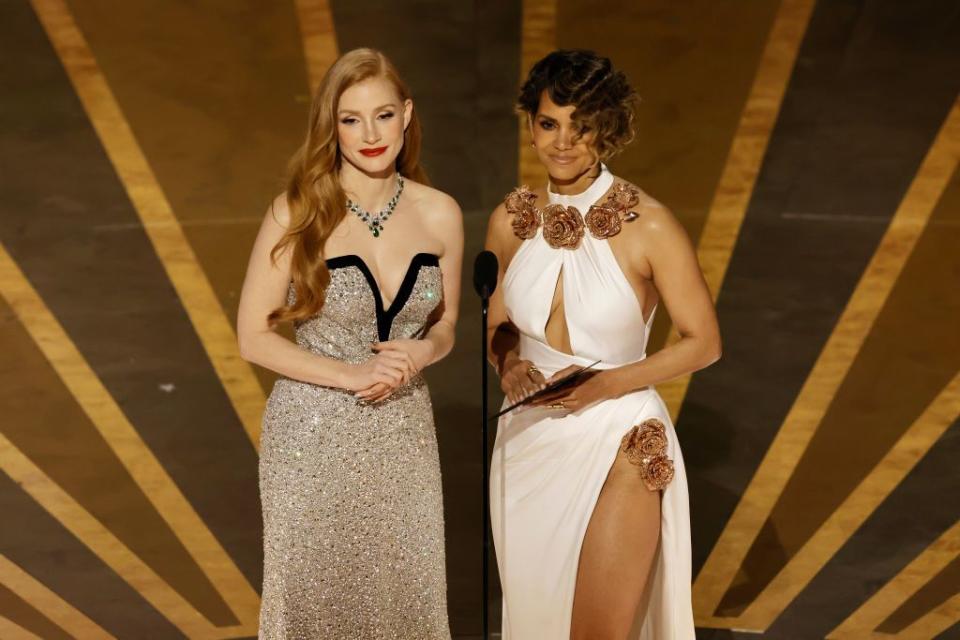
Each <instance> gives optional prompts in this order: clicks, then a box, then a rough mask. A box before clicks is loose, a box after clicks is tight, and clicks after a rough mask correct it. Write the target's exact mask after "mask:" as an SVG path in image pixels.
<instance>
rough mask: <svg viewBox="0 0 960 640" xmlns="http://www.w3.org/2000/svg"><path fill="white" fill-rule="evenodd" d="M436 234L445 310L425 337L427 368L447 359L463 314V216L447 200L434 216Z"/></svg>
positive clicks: (450, 201)
mask: <svg viewBox="0 0 960 640" xmlns="http://www.w3.org/2000/svg"><path fill="white" fill-rule="evenodd" d="M434 218H435V221H434V223H433V226H434V229H436V233H437V235H438V236H439V237H440V239H441V240H442V241H443V255H442V256H441V257H440V271H441V272H442V273H443V308H442V313H441V315H440V317H439V318H438V319H437V321H436V322H435V323H434V324H433V325H432V326H431V327H430V329H429V330H428V331H427V333H426V335H425V336H424V340H426V341H427V342H428V343H429V344H430V346H431V353H430V358H429V360H428V361H427V362H426V363H425V364H424V365H423V366H428V365H431V364H433V363H434V362H437V361H439V360H442V359H443V358H445V357H446V356H447V355H448V354H449V353H450V351H451V350H452V349H453V342H454V332H455V329H456V326H457V318H458V316H459V312H460V274H461V272H462V270H463V214H462V213H461V212H460V207H459V206H458V205H457V203H456V202H455V201H454V200H453V199H452V198H448V202H447V203H446V206H444V207H441V208H440V209H439V210H437V211H436V212H435V214H434Z"/></svg>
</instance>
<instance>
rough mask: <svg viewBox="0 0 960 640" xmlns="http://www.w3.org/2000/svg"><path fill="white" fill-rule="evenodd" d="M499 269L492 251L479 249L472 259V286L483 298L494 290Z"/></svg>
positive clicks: (486, 297)
mask: <svg viewBox="0 0 960 640" xmlns="http://www.w3.org/2000/svg"><path fill="white" fill-rule="evenodd" d="M499 269H500V265H499V264H498V263H497V256H496V255H495V254H494V253H493V252H492V251H481V252H480V253H478V254H477V257H476V259H475V260H474V261H473V288H474V289H476V291H477V295H478V296H480V297H481V298H482V299H483V300H487V299H488V298H489V297H490V296H491V295H493V292H494V291H496V289H497V272H498V271H499Z"/></svg>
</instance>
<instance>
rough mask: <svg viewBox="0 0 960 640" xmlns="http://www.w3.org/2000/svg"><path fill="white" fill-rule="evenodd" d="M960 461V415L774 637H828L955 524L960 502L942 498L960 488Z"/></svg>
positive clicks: (811, 587)
mask: <svg viewBox="0 0 960 640" xmlns="http://www.w3.org/2000/svg"><path fill="white" fill-rule="evenodd" d="M957 460H960V421H957V422H955V423H954V424H953V426H951V427H950V429H948V430H947V432H946V433H944V434H943V435H942V436H941V437H940V439H939V440H938V441H937V443H936V444H935V445H934V447H933V448H932V449H931V450H930V451H929V452H928V453H927V455H926V456H924V457H923V458H922V459H921V460H920V462H919V463H917V466H916V467H914V469H913V471H911V472H910V474H909V475H908V476H907V477H906V478H905V479H904V480H903V482H901V483H900V485H899V486H898V487H897V488H896V489H895V490H894V491H893V493H891V494H890V496H889V497H888V498H887V499H886V500H885V501H884V503H883V504H882V505H881V506H880V507H879V508H878V509H877V510H876V511H875V512H874V513H873V515H871V516H870V517H869V518H868V519H867V521H866V522H865V523H864V524H863V526H861V527H860V528H859V529H858V530H857V532H856V533H855V534H854V535H853V536H852V537H851V538H850V539H849V540H848V541H847V543H846V544H845V545H844V547H843V548H842V549H841V550H840V551H839V552H838V553H837V554H836V555H835V556H834V557H833V558H832V559H831V560H830V562H828V563H827V565H826V566H825V567H824V568H823V569H822V570H821V571H820V573H818V574H817V576H816V577H815V578H814V579H813V580H812V581H811V582H810V584H809V585H808V587H807V588H806V589H805V590H804V591H803V592H802V593H801V594H800V595H799V596H798V597H797V599H796V600H795V601H794V602H793V603H792V604H791V605H790V606H789V607H788V608H787V609H786V611H784V613H783V614H782V615H781V616H780V617H779V618H778V619H777V621H776V622H775V623H774V624H773V626H772V627H770V629H769V634H770V636H771V637H774V638H779V637H798V638H825V637H826V636H827V634H828V633H830V631H831V630H833V629H835V628H836V627H837V626H838V625H839V624H840V623H841V622H843V621H844V620H845V619H846V618H847V617H848V616H850V614H852V613H853V612H854V611H856V610H857V609H858V608H859V607H860V605H862V604H863V603H864V602H866V601H867V600H868V599H869V598H870V597H871V596H873V595H874V593H876V592H877V591H878V590H879V589H880V588H881V587H883V585H885V584H886V583H887V582H889V581H890V580H891V579H893V578H894V577H895V576H896V575H897V574H898V573H899V572H900V571H901V570H902V569H903V568H904V567H905V566H907V565H908V564H909V563H910V562H911V561H912V560H913V559H914V558H916V557H917V556H919V555H920V554H921V553H922V552H923V550H924V549H926V548H927V547H928V546H929V545H930V544H931V543H932V542H934V541H935V540H936V539H937V538H938V537H939V536H940V534H941V533H943V532H944V531H946V530H947V529H948V528H950V526H951V525H953V524H954V522H956V518H957V514H956V505H955V504H954V502H953V501H951V500H947V499H942V498H943V497H944V496H956V495H960V474H957V473H956V462H957ZM957 584H958V583H956V582H955V583H954V584H953V586H954V588H955V587H956V585H957ZM942 595H943V592H942V591H940V596H941V597H942ZM920 613H921V614H922V613H926V610H924V611H921V612H920Z"/></svg>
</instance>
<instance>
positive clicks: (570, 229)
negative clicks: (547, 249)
mask: <svg viewBox="0 0 960 640" xmlns="http://www.w3.org/2000/svg"><path fill="white" fill-rule="evenodd" d="M543 239H544V240H546V241H547V244H549V245H550V246H551V247H553V248H554V249H576V248H577V247H578V246H579V245H580V241H581V240H582V239H583V216H582V215H580V212H579V211H578V210H577V208H576V207H565V206H563V205H562V204H551V205H547V207H546V208H545V209H544V210H543Z"/></svg>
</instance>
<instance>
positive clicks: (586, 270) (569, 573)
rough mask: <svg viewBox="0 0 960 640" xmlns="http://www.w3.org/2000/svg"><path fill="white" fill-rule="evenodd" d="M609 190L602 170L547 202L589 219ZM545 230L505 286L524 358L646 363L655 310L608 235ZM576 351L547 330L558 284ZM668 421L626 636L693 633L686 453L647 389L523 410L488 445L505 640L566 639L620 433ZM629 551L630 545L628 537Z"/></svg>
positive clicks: (528, 244)
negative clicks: (657, 513)
mask: <svg viewBox="0 0 960 640" xmlns="http://www.w3.org/2000/svg"><path fill="white" fill-rule="evenodd" d="M612 183H613V176H612V175H611V174H610V173H609V171H607V170H606V168H604V170H603V173H602V174H601V175H600V176H599V177H598V178H597V179H596V180H595V181H594V183H593V184H592V185H591V186H590V188H589V189H587V190H586V191H585V192H583V193H581V194H577V195H575V196H561V195H558V194H555V193H552V192H549V199H550V203H551V204H553V203H559V204H563V205H564V206H575V207H577V209H579V211H580V212H581V213H586V212H587V210H588V209H589V207H590V205H591V204H593V203H594V202H596V201H597V200H599V199H600V198H601V197H602V196H603V195H604V194H605V193H606V191H607V190H608V189H609V187H610V186H611V185H612ZM541 231H542V229H541V230H538V231H537V234H536V236H534V237H533V238H531V239H529V240H526V241H525V242H524V243H523V244H522V245H521V246H520V249H519V250H518V251H517V253H516V255H515V256H514V258H513V260H512V261H511V263H510V265H509V267H508V268H507V271H506V274H505V275H504V279H503V284H502V286H503V295H504V301H505V304H506V309H507V313H508V315H509V317H510V319H511V321H512V322H513V323H514V324H515V325H516V326H517V328H518V329H519V330H520V344H519V350H520V357H521V358H524V359H526V360H530V361H531V362H533V363H534V364H536V366H537V367H538V368H539V369H540V370H541V371H542V372H543V374H544V375H545V376H547V377H549V376H550V375H551V374H553V373H554V372H556V371H558V370H560V369H562V368H564V367H566V366H569V365H571V364H577V365H586V364H590V363H591V362H593V361H594V360H598V359H599V360H601V363H600V364H599V365H597V368H612V367H617V366H622V365H625V364H628V363H631V362H636V361H637V360H641V359H643V358H644V357H645V356H646V345H647V338H648V336H649V331H650V325H651V323H652V321H653V314H652V313H651V317H650V318H649V319H648V321H647V322H644V321H643V314H642V309H641V308H640V303H639V301H638V300H637V297H636V294H635V293H634V291H633V289H632V287H631V286H630V283H629V282H628V281H627V278H626V276H625V275H624V273H623V272H622V270H621V269H620V266H619V265H618V263H617V261H616V258H615V257H614V255H613V252H612V250H611V248H610V246H609V244H608V243H607V241H605V240H597V239H595V238H593V237H592V236H591V235H590V234H589V233H585V234H584V237H583V240H582V241H581V243H580V246H579V247H577V248H576V249H573V250H570V249H554V248H552V247H550V246H549V245H548V244H547V242H546V241H545V240H544V239H543V236H542V233H541ZM561 269H562V271H563V301H564V308H565V314H566V323H567V328H568V331H569V336H570V345H571V348H572V349H571V350H572V351H573V353H574V354H575V355H568V354H565V353H562V352H560V351H557V350H556V349H553V348H552V347H550V346H549V345H548V344H547V341H546V337H545V334H544V331H545V328H546V324H547V320H548V316H549V313H550V305H551V302H552V298H553V293H554V290H555V288H556V286H555V285H556V282H557V278H558V276H559V275H560V272H561ZM653 417H655V418H659V419H660V420H661V421H663V423H664V425H666V432H667V438H668V447H667V456H668V457H669V458H671V459H672V460H673V463H674V472H675V475H674V478H673V480H672V482H670V484H669V485H668V486H667V487H666V489H665V490H664V491H663V496H662V506H661V521H660V544H659V548H658V550H657V555H656V558H655V559H654V563H653V567H652V573H651V578H650V579H651V583H650V584H651V587H650V595H649V604H648V606H647V610H646V616H645V617H644V616H642V615H641V616H638V619H637V620H636V622H635V623H634V627H633V631H632V632H631V634H630V636H629V637H630V638H631V640H634V639H642V640H668V639H682V640H686V639H688V638H694V623H693V610H692V604H691V593H690V580H691V560H690V513H689V504H688V498H687V481H686V475H685V473H684V467H683V457H682V455H681V453H680V445H679V442H678V441H677V436H676V433H675V432H674V429H673V425H672V423H671V421H670V416H669V414H668V412H667V408H666V406H665V405H664V403H663V401H662V400H661V398H660V395H659V394H658V393H657V392H656V391H655V390H654V389H653V388H652V387H650V388H647V389H645V390H642V391H637V392H634V393H630V394H627V395H624V396H622V397H620V398H616V399H613V400H606V401H603V402H600V403H597V404H595V405H593V406H591V407H587V408H586V409H584V410H582V411H580V412H577V413H572V414H567V413H566V412H564V411H558V410H551V409H547V408H534V409H526V410H523V409H521V410H520V411H515V412H513V413H510V414H507V415H506V416H504V417H502V418H501V419H500V423H499V425H498V431H497V440H496V444H495V445H494V450H493V462H492V467H491V480H490V496H491V524H492V527H493V538H494V544H495V545H496V551H497V563H498V566H499V570H500V581H501V584H502V585H503V639H504V640H568V638H569V637H570V618H571V613H572V610H573V595H574V587H575V585H576V577H577V566H578V563H579V560H580V547H581V544H582V542H583V538H584V534H585V532H586V529H587V525H588V524H589V522H590V516H591V515H592V513H593V509H594V506H595V505H596V503H597V498H598V497H599V495H600V490H601V489H602V487H603V484H604V481H605V480H606V477H607V473H608V471H609V470H610V467H611V465H612V464H613V461H614V459H615V457H616V455H617V451H618V449H619V446H620V440H621V438H622V437H623V436H624V435H625V434H626V433H627V432H628V431H629V430H630V428H631V427H632V426H633V425H635V424H638V423H640V422H642V421H643V420H645V419H647V418H653ZM624 544H630V541H629V540H624Z"/></svg>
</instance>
